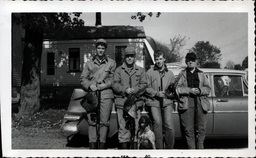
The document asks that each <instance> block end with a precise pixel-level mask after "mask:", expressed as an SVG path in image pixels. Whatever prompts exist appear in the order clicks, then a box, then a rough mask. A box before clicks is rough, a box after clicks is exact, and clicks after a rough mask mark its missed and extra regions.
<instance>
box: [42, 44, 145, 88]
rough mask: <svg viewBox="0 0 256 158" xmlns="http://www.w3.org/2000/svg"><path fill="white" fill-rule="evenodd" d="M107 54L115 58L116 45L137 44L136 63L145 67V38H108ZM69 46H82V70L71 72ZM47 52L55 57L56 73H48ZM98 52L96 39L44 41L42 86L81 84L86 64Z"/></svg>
mask: <svg viewBox="0 0 256 158" xmlns="http://www.w3.org/2000/svg"><path fill="white" fill-rule="evenodd" d="M107 43H108V47H107V50H106V55H107V56H108V57H110V58H112V59H114V60H115V51H116V50H115V48H116V46H128V45H131V46H135V47H136V50H137V55H136V58H137V62H136V64H137V65H139V66H141V67H144V55H143V47H144V44H143V39H107ZM69 48H80V71H78V72H69V65H68V55H69ZM47 52H53V53H54V57H55V75H47ZM95 53H96V50H95V40H70V41H47V40H45V41H44V42H43V53H42V59H41V86H79V85H80V81H79V78H80V75H81V72H82V70H83V67H84V64H85V63H86V62H87V61H88V60H90V58H91V57H92V56H93V55H94V54H95Z"/></svg>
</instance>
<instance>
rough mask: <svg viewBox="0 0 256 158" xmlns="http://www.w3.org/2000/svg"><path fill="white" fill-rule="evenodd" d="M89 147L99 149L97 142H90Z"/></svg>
mask: <svg viewBox="0 0 256 158" xmlns="http://www.w3.org/2000/svg"><path fill="white" fill-rule="evenodd" d="M89 147H90V149H98V146H97V143H96V142H90V143H89Z"/></svg>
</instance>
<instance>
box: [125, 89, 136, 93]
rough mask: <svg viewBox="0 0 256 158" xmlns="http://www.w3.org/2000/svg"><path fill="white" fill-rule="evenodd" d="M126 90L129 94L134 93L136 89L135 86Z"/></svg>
mask: <svg viewBox="0 0 256 158" xmlns="http://www.w3.org/2000/svg"><path fill="white" fill-rule="evenodd" d="M125 92H126V93H127V94H133V93H134V89H133V88H126V90H125Z"/></svg>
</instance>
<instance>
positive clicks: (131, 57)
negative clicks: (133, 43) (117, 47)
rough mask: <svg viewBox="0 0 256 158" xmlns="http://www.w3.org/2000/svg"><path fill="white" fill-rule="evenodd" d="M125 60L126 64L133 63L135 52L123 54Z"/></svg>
mask: <svg viewBox="0 0 256 158" xmlns="http://www.w3.org/2000/svg"><path fill="white" fill-rule="evenodd" d="M125 62H126V64H127V65H132V64H134V63H135V54H127V55H125Z"/></svg>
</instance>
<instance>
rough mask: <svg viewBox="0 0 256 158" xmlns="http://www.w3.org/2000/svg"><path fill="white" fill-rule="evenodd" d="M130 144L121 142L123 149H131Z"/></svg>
mask: <svg viewBox="0 0 256 158" xmlns="http://www.w3.org/2000/svg"><path fill="white" fill-rule="evenodd" d="M128 146H129V145H128V142H124V143H121V149H129V148H128Z"/></svg>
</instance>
